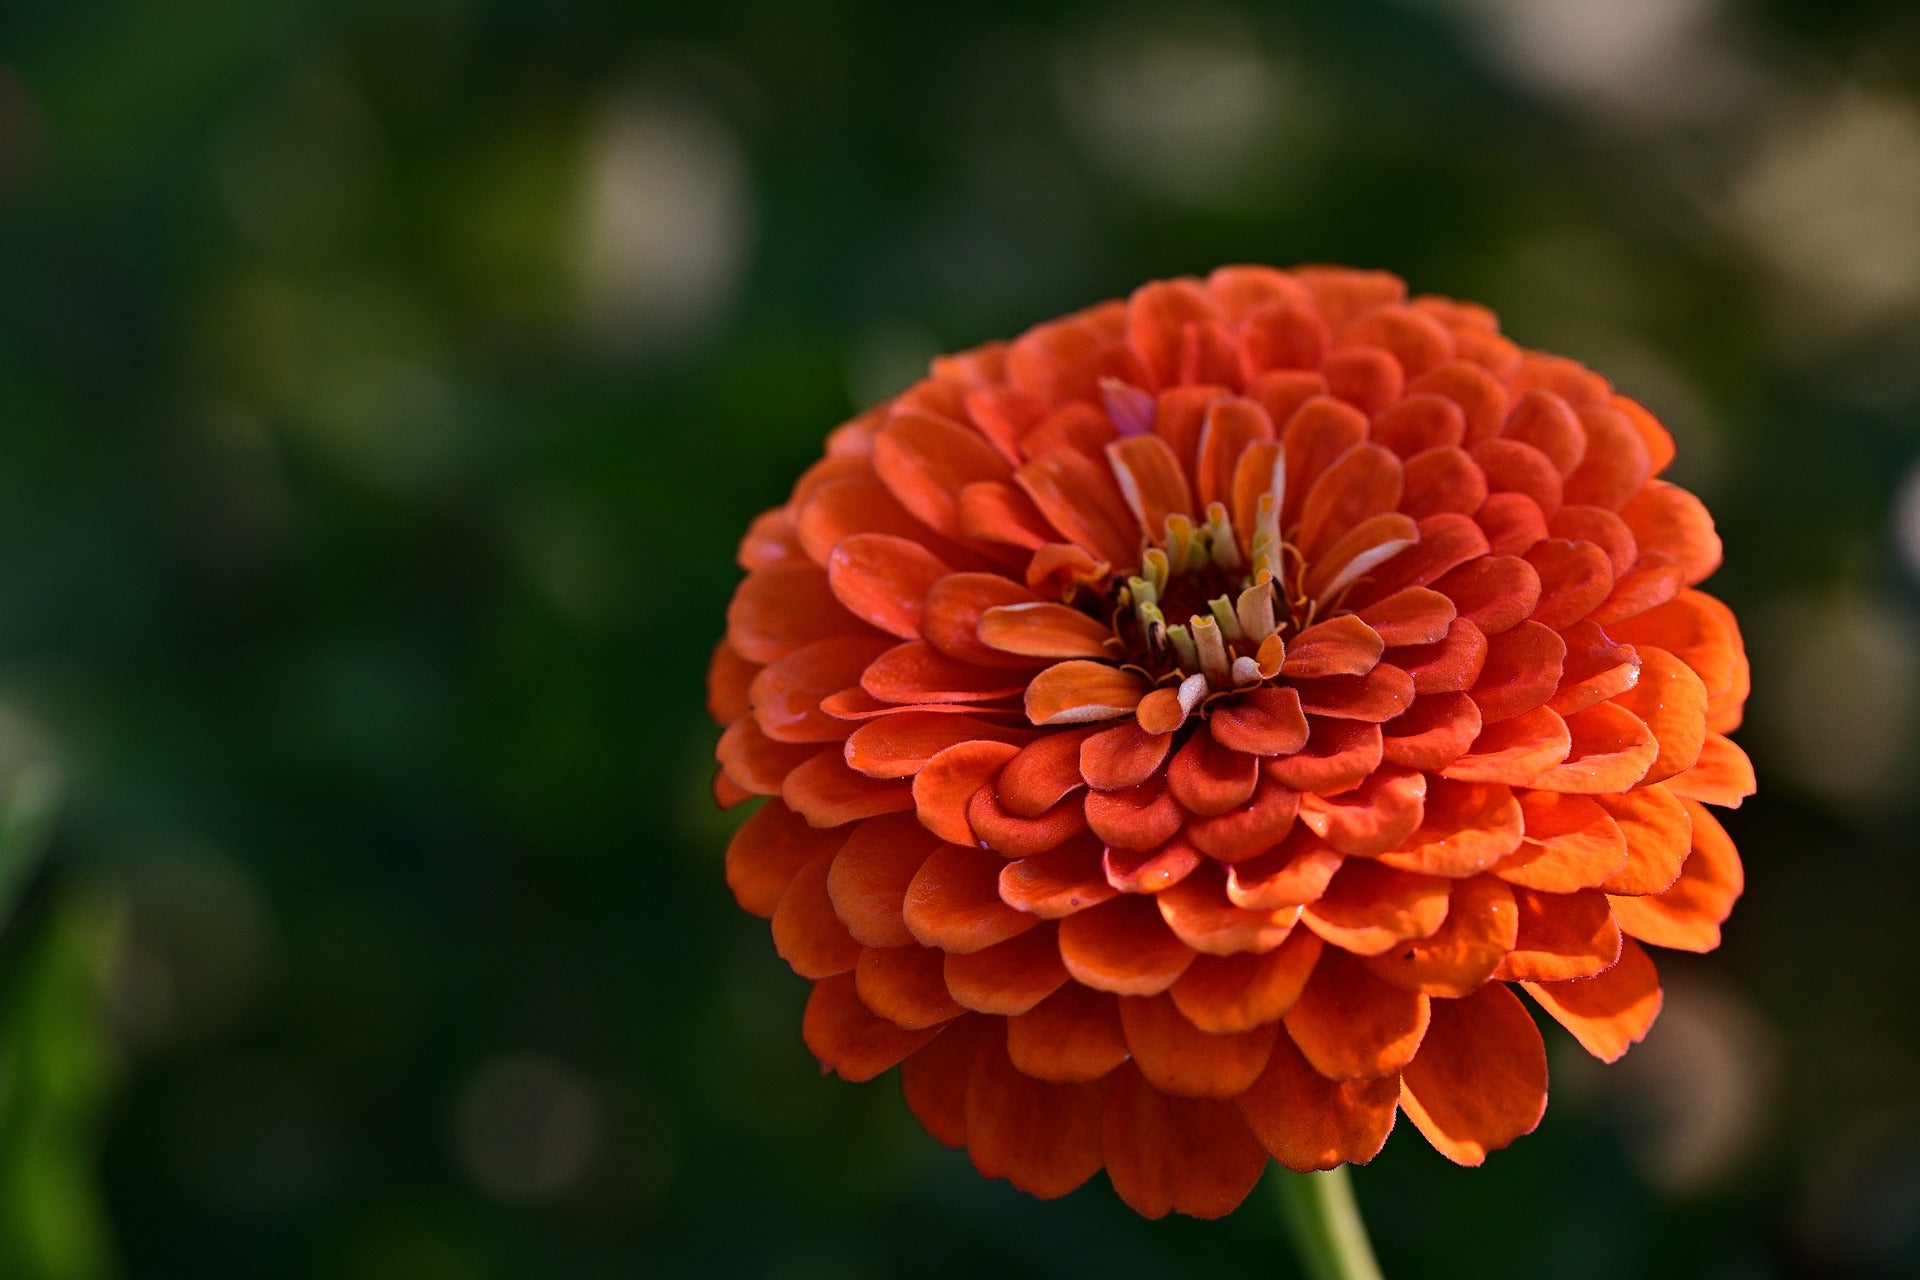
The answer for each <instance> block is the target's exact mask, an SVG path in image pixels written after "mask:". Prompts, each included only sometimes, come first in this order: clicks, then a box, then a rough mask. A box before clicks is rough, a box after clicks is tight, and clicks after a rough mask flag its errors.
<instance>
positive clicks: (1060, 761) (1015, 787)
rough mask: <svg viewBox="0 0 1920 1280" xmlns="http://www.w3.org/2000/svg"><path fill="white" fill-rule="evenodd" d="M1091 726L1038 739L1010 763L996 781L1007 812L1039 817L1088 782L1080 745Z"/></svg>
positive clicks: (1024, 748) (1001, 800)
mask: <svg viewBox="0 0 1920 1280" xmlns="http://www.w3.org/2000/svg"><path fill="white" fill-rule="evenodd" d="M1092 732H1093V731H1092V730H1088V729H1076V730H1067V731H1064V732H1059V733H1047V734H1042V735H1041V736H1039V737H1037V738H1035V739H1034V740H1033V741H1032V742H1029V743H1028V744H1027V745H1026V746H1025V747H1023V748H1021V750H1020V754H1019V755H1017V756H1015V757H1013V759H1011V760H1009V761H1008V762H1007V766H1006V768H1004V769H1002V770H1001V771H1000V777H999V779H998V780H997V781H996V782H995V783H994V790H995V794H997V795H998V796H999V798H1000V803H1001V804H1002V805H1003V806H1004V807H1005V808H1006V810H1007V812H1008V813H1011V814H1014V815H1016V816H1018V817H1022V818H1037V817H1039V816H1040V815H1041V814H1043V813H1045V812H1046V811H1047V810H1049V809H1051V808H1053V807H1054V806H1055V805H1056V804H1058V803H1060V801H1062V800H1064V799H1065V798H1066V797H1067V796H1068V795H1070V794H1072V793H1073V792H1075V791H1078V790H1079V789H1080V788H1081V787H1083V786H1085V785H1086V782H1085V780H1084V779H1083V778H1081V776H1080V747H1081V744H1082V743H1084V742H1085V741H1086V740H1087V737H1088V736H1089V735H1090V734H1091V733H1092Z"/></svg>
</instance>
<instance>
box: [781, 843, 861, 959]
mask: <svg viewBox="0 0 1920 1280" xmlns="http://www.w3.org/2000/svg"><path fill="white" fill-rule="evenodd" d="M832 861H833V859H831V858H826V857H822V858H815V859H814V860H813V861H812V862H809V863H807V864H806V865H805V866H803V867H801V868H800V870H799V871H797V872H795V873H794V877H793V882H792V883H791V884H789V885H788V886H787V891H786V892H785V893H783V894H781V895H780V904H779V905H778V906H777V907H775V908H774V910H773V947H774V950H775V951H778V952H779V953H780V958H781V959H782V960H785V961H786V962H787V963H788V964H789V965H791V966H792V967H793V971H794V972H795V973H797V974H799V975H800V976H801V977H803V978H826V977H831V976H832V975H833V974H836V973H845V972H847V971H848V970H850V969H852V968H853V966H854V964H855V962H856V961H858V960H859V959H860V944H859V943H858V942H856V941H854V939H853V935H852V934H850V933H848V932H847V926H846V925H845V924H843V923H842V922H841V920H840V917H839V916H838V915H837V914H836V913H835V912H834V909H833V899H832V897H831V896H830V895H829V894H828V892H827V871H828V867H829V865H830V864H831V863H832Z"/></svg>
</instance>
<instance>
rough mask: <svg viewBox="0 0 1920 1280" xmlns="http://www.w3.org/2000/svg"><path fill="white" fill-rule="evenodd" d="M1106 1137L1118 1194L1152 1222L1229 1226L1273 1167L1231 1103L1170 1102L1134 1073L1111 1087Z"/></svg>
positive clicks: (1125, 1071)
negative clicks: (1180, 1218)
mask: <svg viewBox="0 0 1920 1280" xmlns="http://www.w3.org/2000/svg"><path fill="white" fill-rule="evenodd" d="M1103 1135H1104V1140H1103V1147H1104V1150H1105V1153H1106V1160H1107V1177H1108V1178H1110V1179H1112V1181H1113V1189H1114V1191H1115V1192H1116V1193H1117V1194H1118V1195H1119V1197H1120V1198H1121V1199H1122V1200H1124V1201H1126V1202H1127V1204H1128V1205H1129V1206H1131V1207H1132V1209H1133V1210H1134V1212H1136V1213H1138V1214H1140V1215H1142V1216H1143V1217H1147V1218H1161V1217H1165V1216H1166V1215H1167V1214H1168V1213H1170V1212H1175V1211H1177V1212H1180V1213H1184V1214H1188V1215H1190V1216H1192V1217H1196V1218H1223V1217H1225V1216H1226V1215H1227V1214H1229V1213H1232V1212H1233V1211H1234V1210H1235V1209H1236V1208H1238V1207H1239V1206H1240V1202H1241V1201H1242V1200H1244V1199H1246V1198H1247V1193H1248V1192H1249V1191H1251V1190H1253V1184H1254V1183H1256V1182H1258V1181H1259V1180H1260V1174H1261V1173H1262V1171H1264V1170H1265V1169H1266V1166H1267V1153H1266V1151H1265V1150H1264V1149H1262V1148H1261V1146H1260V1144H1259V1143H1257V1142H1255V1141H1254V1139H1253V1134H1252V1133H1251V1132H1250V1131H1249V1130H1248V1128H1247V1125H1246V1122H1245V1121H1244V1120H1242V1119H1241V1118H1240V1112H1239V1111H1238V1110H1237V1109H1236V1108H1235V1107H1234V1106H1233V1105H1232V1104H1231V1103H1227V1102H1219V1101H1215V1100H1213V1099H1209V1098H1174V1097H1169V1096H1168V1095H1166V1094H1164V1093H1161V1092H1160V1091H1159V1090H1158V1089H1155V1088H1154V1087H1153V1086H1152V1085H1150V1084H1148V1083H1147V1082H1146V1080H1145V1079H1144V1078H1143V1077H1142V1076H1141V1074H1140V1072H1139V1071H1137V1070H1135V1069H1134V1068H1133V1067H1131V1066H1128V1067H1122V1068H1121V1069H1120V1070H1119V1071H1118V1072H1116V1073H1115V1074H1114V1077H1113V1080H1112V1082H1111V1085H1110V1086H1109V1090H1108V1093H1107V1113H1106V1120H1105V1124H1104V1126H1103Z"/></svg>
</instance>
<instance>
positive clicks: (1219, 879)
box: [1154, 862, 1300, 956]
mask: <svg viewBox="0 0 1920 1280" xmlns="http://www.w3.org/2000/svg"><path fill="white" fill-rule="evenodd" d="M1226 880H1227V877H1226V872H1225V871H1224V870H1222V869H1221V866H1220V864H1219V863H1217V862H1204V863H1202V864H1200V865H1199V866H1198V867H1196V868H1195V869H1194V870H1193V871H1192V872H1191V873H1190V874H1188V875H1186V876H1184V877H1182V878H1181V879H1180V880H1179V881H1178V882H1177V883H1175V884H1174V885H1173V886H1171V887H1170V888H1167V889H1164V890H1162V891H1161V892H1160V893H1158V894H1156V895H1154V901H1155V902H1156V903H1157V904H1158V905H1159V907H1160V915H1161V918H1162V919H1164V920H1165V921H1166V922H1167V927H1168V928H1170V929H1172V930H1173V932H1174V934H1175V936H1177V937H1178V938H1179V939H1180V941H1182V942H1184V943H1186V944H1187V945H1188V946H1190V947H1192V948H1193V949H1194V950H1195V951H1198V952H1201V953H1202V954H1205V955H1219V956H1225V955H1235V954H1237V953H1239V952H1243V951H1271V950H1273V948H1275V947H1277V946H1279V945H1280V944H1281V943H1282V942H1284V941H1286V939H1287V935H1288V934H1290V933H1292V932H1293V926H1294V922H1295V921H1296V920H1298V919H1299V918H1300V909H1299V908H1298V907H1283V908H1281V909H1279V910H1275V911H1250V910H1248V909H1247V908H1245V907H1241V906H1237V905H1235V904H1234V903H1233V902H1232V901H1230V900H1229V899H1228V898H1227V883H1226Z"/></svg>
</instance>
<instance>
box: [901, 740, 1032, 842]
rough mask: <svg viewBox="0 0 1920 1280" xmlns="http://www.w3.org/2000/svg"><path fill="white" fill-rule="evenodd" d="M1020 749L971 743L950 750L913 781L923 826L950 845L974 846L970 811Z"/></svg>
mask: <svg viewBox="0 0 1920 1280" xmlns="http://www.w3.org/2000/svg"><path fill="white" fill-rule="evenodd" d="M1019 754H1020V748H1018V747H1016V746H1014V745H1012V744H1011V743H1006V742H990V741H984V740H982V741H968V742H962V743H958V744H956V745H954V746H951V747H948V748H947V749H946V750H944V751H942V752H940V753H939V754H938V755H936V756H934V757H933V758H932V759H930V760H928V761H927V763H926V767H925V768H923V769H921V770H920V772H919V773H917V774H915V775H914V777H913V790H912V795H913V805H914V808H915V810H916V811H917V812H918V813H919V815H920V824H921V825H922V826H924V827H925V828H926V829H927V830H929V831H931V832H933V833H934V834H935V835H937V836H939V837H940V838H941V839H942V840H945V841H947V842H949V843H951V844H967V845H970V844H974V843H977V842H978V840H979V837H978V836H977V835H975V834H974V830H973V824H972V823H971V822H969V821H968V819H967V809H968V806H969V805H970V804H972V802H973V797H974V794H975V793H976V792H978V791H979V790H980V789H981V788H982V787H984V786H986V785H988V784H989V783H991V782H992V781H993V780H994V778H995V777H997V776H999V773H1000V770H1001V769H1003V768H1004V767H1006V763H1007V761H1009V760H1011V759H1013V758H1014V757H1015V756H1017V755H1019Z"/></svg>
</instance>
